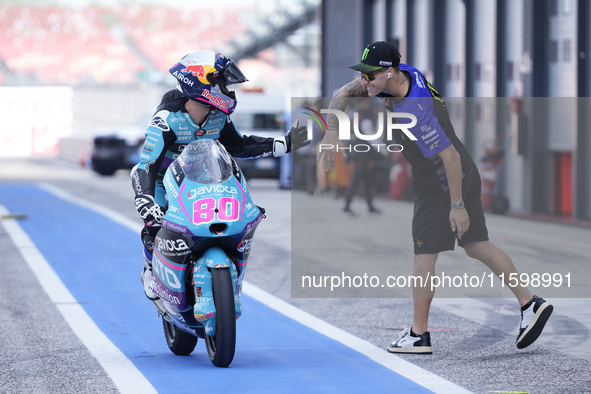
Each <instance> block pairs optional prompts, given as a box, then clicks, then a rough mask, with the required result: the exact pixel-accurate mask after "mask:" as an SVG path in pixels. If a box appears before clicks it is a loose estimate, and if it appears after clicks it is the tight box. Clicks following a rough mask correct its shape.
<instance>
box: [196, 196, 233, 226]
mask: <svg viewBox="0 0 591 394" xmlns="http://www.w3.org/2000/svg"><path fill="white" fill-rule="evenodd" d="M239 210H240V201H238V199H237V198H235V197H222V198H220V199H219V200H216V199H215V198H212V197H208V198H202V199H200V200H197V201H195V202H194V203H193V223H194V224H196V225H199V224H207V223H211V222H213V221H215V220H219V221H223V222H235V221H237V220H238V218H239V214H240V212H239Z"/></svg>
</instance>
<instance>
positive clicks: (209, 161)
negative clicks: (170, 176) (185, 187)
mask: <svg viewBox="0 0 591 394" xmlns="http://www.w3.org/2000/svg"><path fill="white" fill-rule="evenodd" d="M178 161H179V164H180V166H181V168H182V169H183V173H184V174H185V177H186V178H188V179H189V180H191V181H193V182H197V183H201V184H204V185H213V184H217V183H223V182H226V181H227V180H228V179H230V177H232V161H231V159H230V155H229V154H228V152H226V149H225V148H224V147H223V146H222V145H220V143H219V142H218V141H216V140H211V139H201V140H197V141H193V142H191V143H190V144H189V145H187V146H186V147H185V149H184V150H183V153H181V155H180V156H179V159H178Z"/></svg>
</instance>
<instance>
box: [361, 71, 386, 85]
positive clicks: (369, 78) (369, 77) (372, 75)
mask: <svg viewBox="0 0 591 394" xmlns="http://www.w3.org/2000/svg"><path fill="white" fill-rule="evenodd" d="M384 70H385V68H382V69H379V70H377V71H373V72H371V73H360V74H361V78H363V79H365V80H366V81H367V82H371V81H373V80H374V79H376V75H377V74H379V73H381V72H382V71H384Z"/></svg>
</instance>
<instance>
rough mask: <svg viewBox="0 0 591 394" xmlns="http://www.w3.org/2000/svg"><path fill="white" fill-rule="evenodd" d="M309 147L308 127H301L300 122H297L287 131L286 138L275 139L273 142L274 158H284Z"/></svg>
mask: <svg viewBox="0 0 591 394" xmlns="http://www.w3.org/2000/svg"><path fill="white" fill-rule="evenodd" d="M307 145H310V140H309V139H308V130H307V129H306V126H299V121H296V122H295V123H294V124H293V125H292V126H291V129H289V130H288V131H287V133H286V134H285V137H279V138H275V140H274V141H273V156H275V157H277V156H283V155H285V154H286V153H289V152H291V151H296V150H298V149H300V148H303V147H304V146H307Z"/></svg>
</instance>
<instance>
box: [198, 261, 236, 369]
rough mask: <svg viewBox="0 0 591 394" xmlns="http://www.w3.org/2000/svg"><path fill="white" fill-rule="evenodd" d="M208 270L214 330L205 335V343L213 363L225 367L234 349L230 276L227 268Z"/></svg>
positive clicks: (233, 314)
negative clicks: (213, 306) (210, 333)
mask: <svg viewBox="0 0 591 394" xmlns="http://www.w3.org/2000/svg"><path fill="white" fill-rule="evenodd" d="M210 271H211V280H212V285H213V302H214V304H215V309H216V314H215V319H216V330H215V334H214V335H205V345H206V347H207V354H208V356H209V359H210V360H211V362H212V363H213V365H215V366H216V367H227V366H228V365H230V363H231V362H232V360H233V359H234V351H235V350H236V310H235V307H234V292H233V290H232V276H231V275H230V269H229V268H214V269H211V270H210Z"/></svg>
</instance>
